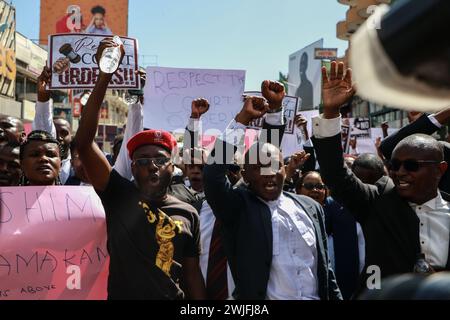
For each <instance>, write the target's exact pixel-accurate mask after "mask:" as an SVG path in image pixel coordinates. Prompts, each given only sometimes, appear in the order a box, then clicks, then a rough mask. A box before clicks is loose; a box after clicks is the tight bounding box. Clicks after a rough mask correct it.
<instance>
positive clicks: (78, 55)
mask: <svg viewBox="0 0 450 320" xmlns="http://www.w3.org/2000/svg"><path fill="white" fill-rule="evenodd" d="M104 38H105V36H104V35H92V34H58V35H51V36H49V47H48V48H49V55H48V56H49V63H50V65H49V67H50V68H51V69H52V81H51V84H50V89H92V88H94V86H95V83H96V82H97V78H98V75H99V71H100V70H99V68H98V65H97V59H96V57H95V54H96V53H97V48H98V46H99V44H100V42H101V41H102V40H103V39H104ZM120 39H121V40H122V42H123V44H124V48H125V57H124V58H123V60H122V64H121V65H120V66H119V69H118V70H117V71H116V72H115V73H114V76H113V78H112V80H111V83H110V84H109V88H110V89H139V88H140V81H139V77H138V76H137V74H136V71H137V70H138V68H139V64H138V54H137V53H138V44H137V40H136V39H132V38H126V37H121V38H120Z"/></svg>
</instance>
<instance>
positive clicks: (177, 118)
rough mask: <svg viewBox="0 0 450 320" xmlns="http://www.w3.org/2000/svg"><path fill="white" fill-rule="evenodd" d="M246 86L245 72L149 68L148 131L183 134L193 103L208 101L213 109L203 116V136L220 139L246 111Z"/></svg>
mask: <svg viewBox="0 0 450 320" xmlns="http://www.w3.org/2000/svg"><path fill="white" fill-rule="evenodd" d="M244 86H245V71H242V70H213V69H180V68H162V67H149V68H147V84H146V86H145V99H144V101H145V106H144V127H146V128H151V129H162V130H167V131H178V130H182V129H184V128H185V127H186V125H187V123H188V120H189V117H190V115H191V104H192V101H193V100H194V99H197V98H206V99H208V101H209V103H210V109H209V111H208V112H207V113H206V114H204V115H203V116H202V123H203V126H202V128H203V133H204V134H209V135H217V134H219V133H220V132H222V131H223V130H224V129H225V128H226V127H227V125H228V124H229V123H230V121H231V120H232V119H234V118H235V116H236V114H237V113H238V112H239V111H240V110H241V109H242V105H243V102H242V94H243V93H244ZM212 130H213V131H215V132H212ZM207 131H210V132H207Z"/></svg>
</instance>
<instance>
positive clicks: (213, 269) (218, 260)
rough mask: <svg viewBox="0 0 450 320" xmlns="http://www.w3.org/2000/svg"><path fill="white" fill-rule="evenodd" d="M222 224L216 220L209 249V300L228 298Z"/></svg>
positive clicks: (207, 293)
mask: <svg viewBox="0 0 450 320" xmlns="http://www.w3.org/2000/svg"><path fill="white" fill-rule="evenodd" d="M220 227H221V223H220V222H219V221H218V220H217V219H216V222H215V223H214V229H213V232H212V236H211V244H210V247H209V257H208V271H207V274H206V296H207V299H208V300H226V299H227V298H228V285H227V258H226V256H225V250H224V248H223V245H222V238H221V236H220Z"/></svg>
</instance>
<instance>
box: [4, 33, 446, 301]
mask: <svg viewBox="0 0 450 320" xmlns="http://www.w3.org/2000/svg"><path fill="white" fill-rule="evenodd" d="M115 45H116V44H115V43H114V42H113V41H111V39H105V40H103V41H102V42H101V45H100V46H99V48H98V52H97V57H100V56H101V54H102V52H103V50H104V49H105V48H108V47H111V46H115ZM123 54H124V51H123V48H122V57H123ZM98 60H99V59H98ZM111 77H112V74H106V73H103V72H100V74H99V77H98V80H97V83H96V86H95V88H94V89H93V91H92V94H91V95H90V97H89V100H88V102H87V105H86V107H85V108H84V109H83V113H82V117H81V121H80V125H79V128H78V130H77V132H76V134H74V133H73V132H72V128H71V126H70V123H69V122H67V121H66V120H64V119H60V118H55V117H53V116H52V115H53V106H52V99H51V98H50V97H51V93H50V92H49V91H48V90H47V84H48V82H49V81H50V78H51V70H50V69H48V68H47V67H45V68H44V70H43V72H42V74H41V76H40V77H39V84H38V102H37V103H36V116H35V121H34V123H33V131H32V132H31V133H30V134H28V135H26V134H25V131H24V126H23V124H22V122H21V121H20V120H19V119H16V118H14V117H9V116H2V117H1V118H0V185H1V186H4V187H7V186H56V185H72V186H73V185H80V186H92V187H93V188H94V189H95V191H96V192H97V194H98V196H99V197H100V199H101V201H102V204H103V206H104V209H105V214H106V224H107V237H108V251H109V255H110V267H109V279H108V298H109V299H199V300H201V299H208V300H226V299H247V300H249V299H250V300H264V299H269V300H341V299H357V298H358V297H363V298H368V299H370V298H377V299H378V298H381V297H383V295H379V296H376V297H375V295H376V294H375V293H373V292H370V291H369V292H368V291H367V289H370V285H369V284H370V281H371V279H370V277H371V276H372V275H373V272H374V271H373V270H374V267H376V268H377V269H375V270H379V272H380V279H382V280H385V279H388V278H389V277H391V276H403V277H406V278H403V279H404V281H403V282H408V281H409V282H408V283H414V284H415V285H416V287H419V285H420V284H421V283H423V282H427V281H428V280H424V279H425V277H430V279H431V278H432V277H436V276H437V275H435V274H434V273H438V272H442V271H448V270H450V259H449V248H450V241H449V238H450V206H449V201H450V196H449V195H448V194H447V192H450V179H449V173H447V166H448V165H447V158H448V157H449V155H450V153H449V150H450V148H449V145H448V143H447V142H443V141H437V140H436V139H435V138H433V137H432V136H431V135H432V134H433V133H434V132H435V131H437V130H439V129H440V128H441V127H442V126H445V125H446V124H447V123H448V121H449V120H450V109H445V110H443V111H441V112H439V113H437V114H432V115H428V114H414V119H412V121H411V123H410V124H408V125H406V126H405V127H403V128H402V129H400V130H399V131H398V132H397V133H395V134H393V135H391V136H387V137H385V139H384V140H382V141H379V142H378V144H377V145H378V150H379V153H378V154H361V155H357V156H355V157H353V158H352V161H348V160H349V159H346V155H344V153H343V150H342V142H341V141H342V140H341V113H340V108H341V107H342V106H344V105H346V104H347V103H348V101H349V100H350V99H351V98H352V97H353V95H354V94H355V87H354V85H353V83H352V75H351V70H350V69H347V70H345V69H344V65H343V64H342V63H335V62H333V63H332V64H331V69H330V72H329V73H328V72H327V70H326V69H325V68H324V69H323V74H322V77H323V90H322V97H323V113H322V114H321V115H319V116H318V117H316V118H313V119H312V127H313V132H312V137H307V139H306V140H307V141H306V142H305V144H304V146H303V149H304V151H303V150H299V151H298V152H297V153H295V154H293V155H292V156H290V157H287V158H285V157H283V153H282V151H283V150H281V149H280V146H281V141H282V139H283V134H284V130H285V119H284V113H283V107H282V101H283V99H284V97H285V89H284V86H283V85H282V84H280V83H278V82H275V81H268V80H266V81H263V82H262V88H261V89H262V90H261V91H262V95H263V96H262V97H255V96H247V97H245V99H244V102H243V106H242V110H241V111H240V112H239V113H238V114H236V117H235V119H234V120H233V121H232V122H231V123H230V124H229V125H228V127H227V128H226V129H225V131H224V132H223V134H222V135H220V136H218V137H217V139H216V143H215V147H214V148H213V150H211V151H208V150H205V149H204V148H202V147H201V145H200V143H199V141H200V138H199V135H200V132H199V131H198V128H199V127H201V124H200V123H201V121H202V116H203V115H204V114H206V113H207V112H208V110H209V102H208V101H207V100H205V99H203V98H201V97H199V98H198V99H196V100H194V101H192V113H191V117H190V118H189V119H186V131H185V132H186V133H185V137H184V147H183V150H178V148H177V141H176V140H175V138H174V136H173V135H172V134H171V133H170V132H166V131H164V130H144V128H143V111H142V104H141V102H137V103H136V104H133V105H130V106H129V113H128V120H127V124H126V129H125V132H124V134H123V136H120V137H117V139H116V140H117V142H115V143H114V152H113V155H112V157H108V156H107V155H105V154H104V152H103V151H102V150H101V149H100V148H99V147H98V146H97V144H96V143H95V136H96V134H97V128H98V124H99V117H100V112H101V105H102V102H103V100H104V97H105V93H106V90H107V89H108V84H109V83H110V81H111ZM144 99H145V97H144ZM261 118H263V119H264V121H263V123H264V124H263V130H262V131H263V132H264V133H261V135H260V136H259V138H258V139H257V141H256V142H255V143H254V144H253V145H251V146H250V148H249V149H248V150H247V151H244V152H242V151H243V150H245V147H244V135H245V129H246V127H247V126H249V125H250V124H251V123H252V121H255V120H258V119H261ZM295 123H296V125H297V126H299V127H306V124H307V121H306V119H305V118H303V117H302V116H298V117H297V118H296V119H295ZM385 129H386V128H385ZM385 131H386V130H385ZM266 160H267V161H266ZM418 264H420V265H421V266H424V265H425V266H427V267H428V268H422V269H420V268H418V267H417V266H418ZM413 272H417V273H419V274H418V275H417V276H418V277H420V279H419V280H420V281H419V280H417V279H418V278H416V277H415V276H414V275H412V273H413ZM406 275H408V276H406ZM442 275H444V276H445V273H440V275H439V276H440V277H442ZM442 279H444V280H442ZM442 279H441V280H442V281H445V279H446V278H442ZM446 281H447V282H448V280H446ZM428 282H430V281H428ZM424 290H425V289H424ZM429 290H431V289H429ZM422 291H423V290H422ZM361 294H362V296H361ZM442 294H443V295H444V297H446V298H449V295H448V292H446V293H442ZM445 294H446V296H445ZM384 297H385V298H396V297H398V296H396V295H395V294H392V293H391V294H390V295H389V294H385V295H384ZM421 297H426V292H425V293H424V292H422V293H421ZM433 297H436V294H434V295H433ZM437 297H438V298H439V296H437ZM400 298H402V297H401V296H400ZM409 298H413V296H412V295H411V294H410V296H409Z"/></svg>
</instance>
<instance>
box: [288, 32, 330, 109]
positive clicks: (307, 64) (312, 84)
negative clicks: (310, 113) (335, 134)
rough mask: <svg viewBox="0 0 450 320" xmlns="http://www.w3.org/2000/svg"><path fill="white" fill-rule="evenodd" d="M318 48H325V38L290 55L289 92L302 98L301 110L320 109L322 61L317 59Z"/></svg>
mask: <svg viewBox="0 0 450 320" xmlns="http://www.w3.org/2000/svg"><path fill="white" fill-rule="evenodd" d="M316 48H323V39H321V40H319V41H317V42H314V43H313V44H311V45H309V46H307V47H305V48H303V49H301V50H299V51H297V52H295V53H293V54H291V55H290V56H289V81H288V82H289V89H288V94H289V95H290V96H295V97H299V98H300V99H301V101H300V110H301V111H304V110H312V109H318V108H319V105H320V101H321V86H322V75H321V68H322V63H321V60H316V59H315V49H316Z"/></svg>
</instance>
